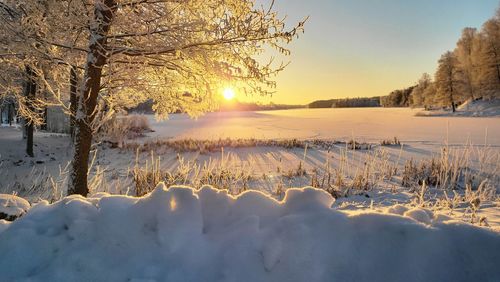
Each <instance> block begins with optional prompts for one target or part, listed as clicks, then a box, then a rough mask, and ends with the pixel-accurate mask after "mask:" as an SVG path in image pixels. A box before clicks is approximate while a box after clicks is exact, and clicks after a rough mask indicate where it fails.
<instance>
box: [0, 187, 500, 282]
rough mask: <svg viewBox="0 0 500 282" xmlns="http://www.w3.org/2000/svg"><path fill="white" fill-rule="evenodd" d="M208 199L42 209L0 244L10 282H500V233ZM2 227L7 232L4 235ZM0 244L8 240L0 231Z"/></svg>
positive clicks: (168, 194) (325, 208) (310, 193)
mask: <svg viewBox="0 0 500 282" xmlns="http://www.w3.org/2000/svg"><path fill="white" fill-rule="evenodd" d="M333 202H334V199H333V198H332V197H331V195H330V194H328V193H326V192H325V191H323V190H317V189H312V188H305V189H290V190H288V191H287V193H286V196H285V198H284V200H283V201H281V202H277V201H276V200H274V199H272V198H270V197H268V196H266V195H265V194H263V193H260V192H257V191H249V192H245V193H243V194H241V195H239V196H237V197H232V196H229V195H228V194H227V193H226V192H224V191H220V190H217V189H213V188H211V187H204V188H202V189H201V190H199V191H196V190H192V189H190V188H186V187H171V188H170V189H168V190H167V189H166V187H164V186H163V185H159V186H158V187H157V188H156V189H155V190H154V192H153V193H151V194H149V195H147V196H145V197H142V198H133V197H126V196H112V195H108V194H102V193H101V194H98V195H95V197H94V198H88V199H85V198H82V197H79V196H72V197H68V198H65V199H64V200H62V201H59V202H56V203H55V204H52V205H49V204H48V203H47V202H41V203H39V204H37V205H35V206H34V207H33V208H32V209H31V211H30V212H29V213H28V214H27V215H25V216H23V217H22V218H20V219H18V220H16V221H15V222H13V223H6V222H1V221H0V224H1V225H7V226H8V227H7V228H0V230H1V229H4V231H3V232H2V233H0V254H1V256H0V276H1V277H2V280H3V281H499V280H500V268H499V267H498V263H499V262H500V252H499V251H498V250H499V249H500V233H495V232H492V231H489V230H486V229H481V228H478V227H474V226H471V225H468V224H464V223H461V222H457V221H454V220H452V219H450V218H449V217H446V216H442V215H436V214H434V213H433V212H431V211H429V210H426V209H418V208H414V209H411V210H406V209H405V208H404V207H403V208H402V207H399V206H396V207H392V208H390V209H388V210H386V211H385V212H376V211H367V212H345V211H338V210H335V209H332V208H331V206H332V203H333ZM1 225H0V226H1ZM0 232H1V231H0Z"/></svg>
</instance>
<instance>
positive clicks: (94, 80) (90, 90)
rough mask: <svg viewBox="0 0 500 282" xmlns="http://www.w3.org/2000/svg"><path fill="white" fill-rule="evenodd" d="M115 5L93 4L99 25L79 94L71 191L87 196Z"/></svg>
mask: <svg viewBox="0 0 500 282" xmlns="http://www.w3.org/2000/svg"><path fill="white" fill-rule="evenodd" d="M116 9H117V3H116V1H115V0H104V1H102V2H101V3H97V4H95V7H94V15H95V16H94V17H95V18H94V20H95V22H96V27H95V28H93V29H92V30H91V33H90V38H89V42H90V44H89V52H88V54H87V62H86V64H85V75H84V78H83V87H82V88H81V91H80V95H79V97H78V108H77V113H76V117H75V121H76V123H75V124H76V130H75V153H74V157H73V163H72V169H71V175H70V181H69V187H68V194H80V195H82V196H87V194H88V192H89V189H88V185H87V176H88V169H89V163H88V162H89V155H90V148H91V145H92V135H93V130H92V123H93V121H94V118H95V115H96V112H95V110H96V106H97V98H98V95H99V90H100V88H101V77H102V68H103V67H104V65H105V64H106V63H107V57H106V53H107V51H106V45H107V38H106V36H107V34H108V32H109V29H110V26H111V22H112V20H113V16H114V12H115V11H116Z"/></svg>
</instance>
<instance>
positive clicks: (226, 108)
mask: <svg viewBox="0 0 500 282" xmlns="http://www.w3.org/2000/svg"><path fill="white" fill-rule="evenodd" d="M299 108H305V106H304V105H284V104H274V103H269V104H260V103H245V102H239V101H233V102H231V103H225V104H222V105H220V107H219V109H218V111H219V112H231V111H272V110H288V109H299Z"/></svg>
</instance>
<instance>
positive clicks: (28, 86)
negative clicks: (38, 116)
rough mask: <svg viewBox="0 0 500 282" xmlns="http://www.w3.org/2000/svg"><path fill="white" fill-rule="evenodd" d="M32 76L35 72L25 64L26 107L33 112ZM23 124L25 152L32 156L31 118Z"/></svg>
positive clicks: (33, 86) (33, 92)
mask: <svg viewBox="0 0 500 282" xmlns="http://www.w3.org/2000/svg"><path fill="white" fill-rule="evenodd" d="M34 76H35V73H33V70H32V69H31V68H30V67H29V66H26V87H25V96H26V103H27V107H28V109H29V110H30V112H32V113H34V112H35V109H34V107H33V101H34V99H35V95H36V82H35V79H34ZM26 122H27V123H26ZM25 126H26V154H28V156H30V157H32V158H33V157H34V156H35V154H34V153H33V130H34V126H33V120H27V121H25Z"/></svg>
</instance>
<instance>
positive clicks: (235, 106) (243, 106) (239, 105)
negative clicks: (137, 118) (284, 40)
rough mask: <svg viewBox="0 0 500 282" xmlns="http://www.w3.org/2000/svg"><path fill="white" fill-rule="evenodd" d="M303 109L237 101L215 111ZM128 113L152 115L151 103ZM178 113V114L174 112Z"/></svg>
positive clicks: (129, 110)
mask: <svg viewBox="0 0 500 282" xmlns="http://www.w3.org/2000/svg"><path fill="white" fill-rule="evenodd" d="M299 108H305V106H304V105H283V104H274V103H269V104H260V103H245V102H239V101H231V102H230V103H225V104H222V105H220V106H219V108H218V109H217V110H214V111H216V112H217V111H219V112H231V111H271V110H288V109H299ZM128 112H139V113H144V114H154V111H153V101H152V100H148V101H146V102H144V103H141V104H139V105H138V106H137V107H134V108H130V109H128ZM176 113H180V112H176Z"/></svg>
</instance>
